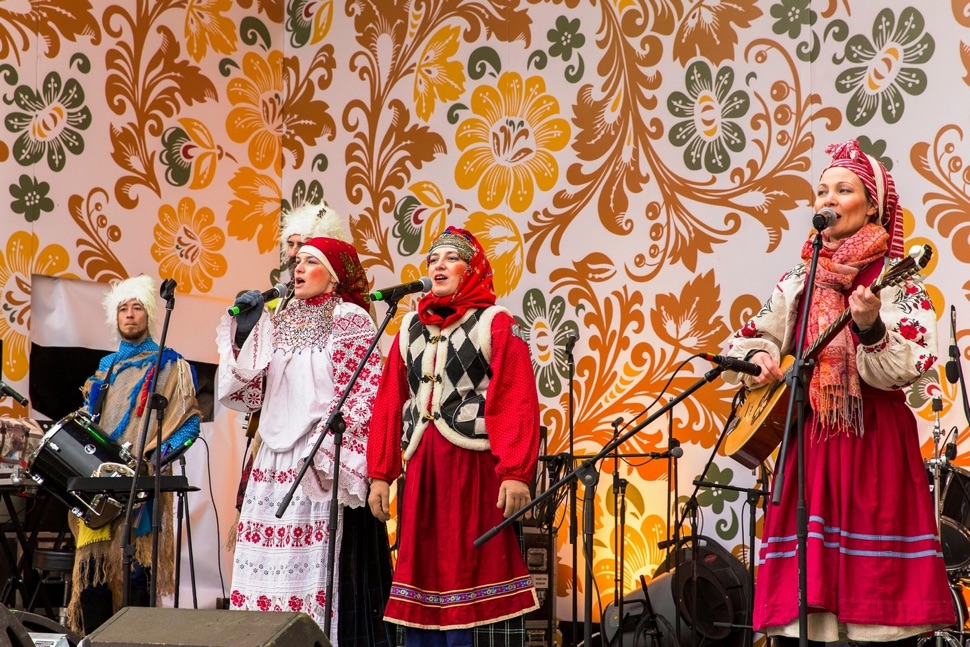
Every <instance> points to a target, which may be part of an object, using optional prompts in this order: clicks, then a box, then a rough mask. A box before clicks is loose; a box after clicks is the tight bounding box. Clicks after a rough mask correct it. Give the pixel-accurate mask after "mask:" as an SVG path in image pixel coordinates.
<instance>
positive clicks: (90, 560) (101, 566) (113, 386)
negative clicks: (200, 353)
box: [68, 275, 201, 633]
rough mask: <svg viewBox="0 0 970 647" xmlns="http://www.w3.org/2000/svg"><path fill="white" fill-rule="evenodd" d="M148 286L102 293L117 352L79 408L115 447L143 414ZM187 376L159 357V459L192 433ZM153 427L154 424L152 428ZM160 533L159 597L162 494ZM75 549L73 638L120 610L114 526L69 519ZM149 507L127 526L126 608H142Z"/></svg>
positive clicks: (163, 566) (174, 360) (172, 357)
mask: <svg viewBox="0 0 970 647" xmlns="http://www.w3.org/2000/svg"><path fill="white" fill-rule="evenodd" d="M156 294H157V293H156V291H155V282H154V281H153V280H152V279H151V277H148V276H144V275H143V276H136V277H134V278H131V279H127V280H124V281H121V282H120V283H118V284H116V285H115V286H114V287H112V288H111V289H110V290H109V291H108V293H107V294H106V295H105V298H104V301H103V305H104V312H105V316H106V320H107V323H108V325H109V326H111V328H112V330H114V331H116V333H117V335H118V337H120V338H121V345H120V346H119V347H118V351H117V352H115V353H112V354H110V355H107V356H106V357H104V358H102V359H101V362H100V364H99V366H98V371H97V373H95V374H94V375H93V376H91V377H90V378H88V380H87V382H86V383H85V384H84V389H83V392H84V397H85V405H84V408H85V410H86V411H87V413H89V414H91V415H92V416H93V417H94V419H95V420H97V421H98V426H99V427H100V428H101V429H102V430H104V431H105V432H107V433H108V434H109V436H110V438H111V440H113V441H114V442H115V443H117V444H119V445H120V444H123V443H126V442H130V443H131V444H132V446H133V447H138V446H139V444H140V442H141V432H142V429H143V428H144V417H145V416H147V415H149V414H150V413H151V410H150V409H148V408H146V406H145V400H146V397H147V394H148V389H149V386H150V384H151V381H152V374H153V372H154V368H155V361H156V355H157V353H158V344H157V343H156V342H155V340H154V339H153V338H152V330H153V329H154V328H155V323H156V317H157V313H158V303H157V301H156ZM196 389H197V385H196V381H195V373H194V371H193V370H192V367H191V366H189V364H188V362H186V361H185V360H184V359H182V356H181V355H179V354H178V353H176V352H175V351H173V350H172V349H171V348H165V349H164V350H163V351H162V356H161V372H160V374H159V377H158V380H156V391H157V392H158V393H159V394H160V395H163V396H165V398H166V399H167V402H168V406H167V407H166V409H165V415H164V417H163V418H162V459H163V460H164V458H165V457H166V456H168V455H170V454H172V453H173V452H174V451H177V450H178V449H180V448H183V447H187V446H188V445H189V444H191V443H192V441H194V440H195V438H196V437H198V435H199V429H200V426H199V425H200V420H201V418H200V412H199V407H198V403H197V402H196V397H195V396H196ZM152 429H154V427H152ZM155 443H156V436H155V434H154V433H150V434H149V437H148V438H147V439H146V443H145V448H144V453H145V454H146V455H147V454H149V453H151V452H152V451H153V450H154V449H155ZM162 501H163V508H162V510H163V514H162V534H161V537H160V542H159V544H160V548H159V551H160V554H159V556H158V569H159V573H157V574H156V575H157V577H158V586H157V591H158V593H159V595H162V594H166V593H172V592H173V591H174V577H173V570H174V562H175V551H174V540H173V536H174V533H173V528H172V521H171V520H172V498H171V495H170V494H166V495H163V496H162ZM70 522H71V528H72V530H73V531H74V535H75V541H76V544H77V554H76V557H75V561H74V575H73V584H72V595H71V600H70V602H69V604H68V624H69V625H70V627H71V628H72V629H73V630H75V631H78V632H81V633H90V632H91V631H94V630H95V629H96V628H98V627H99V626H100V625H101V624H102V623H104V622H105V621H106V620H108V618H110V617H111V616H112V615H113V614H114V613H116V612H117V611H118V610H119V609H120V608H121V603H122V592H123V591H122V588H123V573H122V553H121V544H122V541H121V539H122V538H121V536H120V535H121V532H120V530H121V525H122V523H123V518H119V519H117V520H116V521H115V522H114V523H111V524H108V525H105V526H102V527H100V528H98V529H91V528H89V527H88V526H86V525H85V524H84V523H83V522H81V521H79V520H77V519H76V518H74V517H73V516H72V517H71V519H70ZM151 522H152V510H151V505H150V504H146V505H143V506H140V507H139V508H137V510H136V514H135V517H134V520H133V524H132V534H133V536H134V538H135V555H134V562H135V567H134V568H133V570H132V585H131V587H129V603H130V605H131V606H148V604H149V602H150V601H149V600H148V586H147V581H146V573H145V570H144V568H143V566H144V567H147V566H148V565H149V564H151V561H152V560H151V550H152V537H151Z"/></svg>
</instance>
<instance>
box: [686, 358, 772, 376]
mask: <svg viewBox="0 0 970 647" xmlns="http://www.w3.org/2000/svg"><path fill="white" fill-rule="evenodd" d="M698 355H700V356H701V357H703V358H704V359H706V360H707V361H708V362H712V363H714V364H717V365H718V366H720V367H721V368H723V369H725V370H728V371H736V372H738V373H744V374H746V375H761V367H760V366H758V365H757V364H752V363H751V362H746V361H744V360H743V359H737V358H735V357H724V356H723V355H711V354H710V353H698Z"/></svg>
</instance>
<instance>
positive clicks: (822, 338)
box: [805, 279, 883, 359]
mask: <svg viewBox="0 0 970 647" xmlns="http://www.w3.org/2000/svg"><path fill="white" fill-rule="evenodd" d="M882 288H883V286H882V283H881V282H880V280H879V279H876V280H875V281H873V283H872V285H870V286H869V289H870V290H871V291H872V293H873V294H879V292H880V290H882ZM851 318H852V311H851V310H850V309H849V308H846V309H845V310H843V311H842V314H840V315H839V318H838V319H836V320H835V321H833V322H832V324H831V325H830V326H829V327H828V328H826V329H825V330H823V331H822V334H820V335H819V336H818V339H816V340H815V341H814V342H812V344H811V345H810V346H809V347H808V349H807V350H806V351H805V359H813V358H814V357H815V356H816V355H817V354H818V353H819V352H821V350H822V349H823V348H825V346H826V345H827V344H828V343H829V342H830V341H832V339H834V338H835V336H836V335H838V334H839V332H840V331H841V330H842V328H844V327H845V324H847V323H849V319H851Z"/></svg>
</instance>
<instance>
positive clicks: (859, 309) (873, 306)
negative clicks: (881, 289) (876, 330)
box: [849, 285, 882, 330]
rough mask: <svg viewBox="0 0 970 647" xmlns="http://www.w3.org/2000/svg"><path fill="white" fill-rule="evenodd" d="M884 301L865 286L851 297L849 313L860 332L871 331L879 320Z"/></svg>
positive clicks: (861, 286) (859, 288)
mask: <svg viewBox="0 0 970 647" xmlns="http://www.w3.org/2000/svg"><path fill="white" fill-rule="evenodd" d="M881 306H882V301H881V300H880V299H879V296H878V295H876V294H873V292H872V290H870V289H869V288H868V287H867V286H865V285H860V286H859V287H857V288H856V289H855V290H854V291H853V292H852V293H851V294H850V295H849V312H850V313H851V314H852V321H854V322H855V325H856V326H858V328H859V330H869V329H870V328H872V326H873V324H875V323H876V320H877V319H879V308H880V307H881Z"/></svg>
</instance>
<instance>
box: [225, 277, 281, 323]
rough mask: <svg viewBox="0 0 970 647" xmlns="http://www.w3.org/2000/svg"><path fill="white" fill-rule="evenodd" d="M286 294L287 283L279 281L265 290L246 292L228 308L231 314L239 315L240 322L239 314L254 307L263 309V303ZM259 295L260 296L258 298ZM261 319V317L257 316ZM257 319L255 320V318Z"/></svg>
mask: <svg viewBox="0 0 970 647" xmlns="http://www.w3.org/2000/svg"><path fill="white" fill-rule="evenodd" d="M285 294H286V284H284V283H277V284H276V285H274V286H273V287H271V288H270V289H269V290H266V291H265V292H260V291H259V290H250V291H249V292H244V293H243V294H240V295H239V296H238V297H236V300H235V301H234V302H233V304H232V306H231V307H230V308H229V310H227V312H228V313H229V315H230V316H233V317H237V319H236V321H237V322H238V321H239V319H238V317H239V315H241V314H242V313H244V312H247V311H249V310H252V309H254V308H255V309H257V310H262V309H263V304H264V303H266V302H267V301H272V300H273V299H279V298H280V297H282V296H283V295H285ZM257 297H258V298H257ZM256 319H259V317H256ZM254 321H255V320H254Z"/></svg>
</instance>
